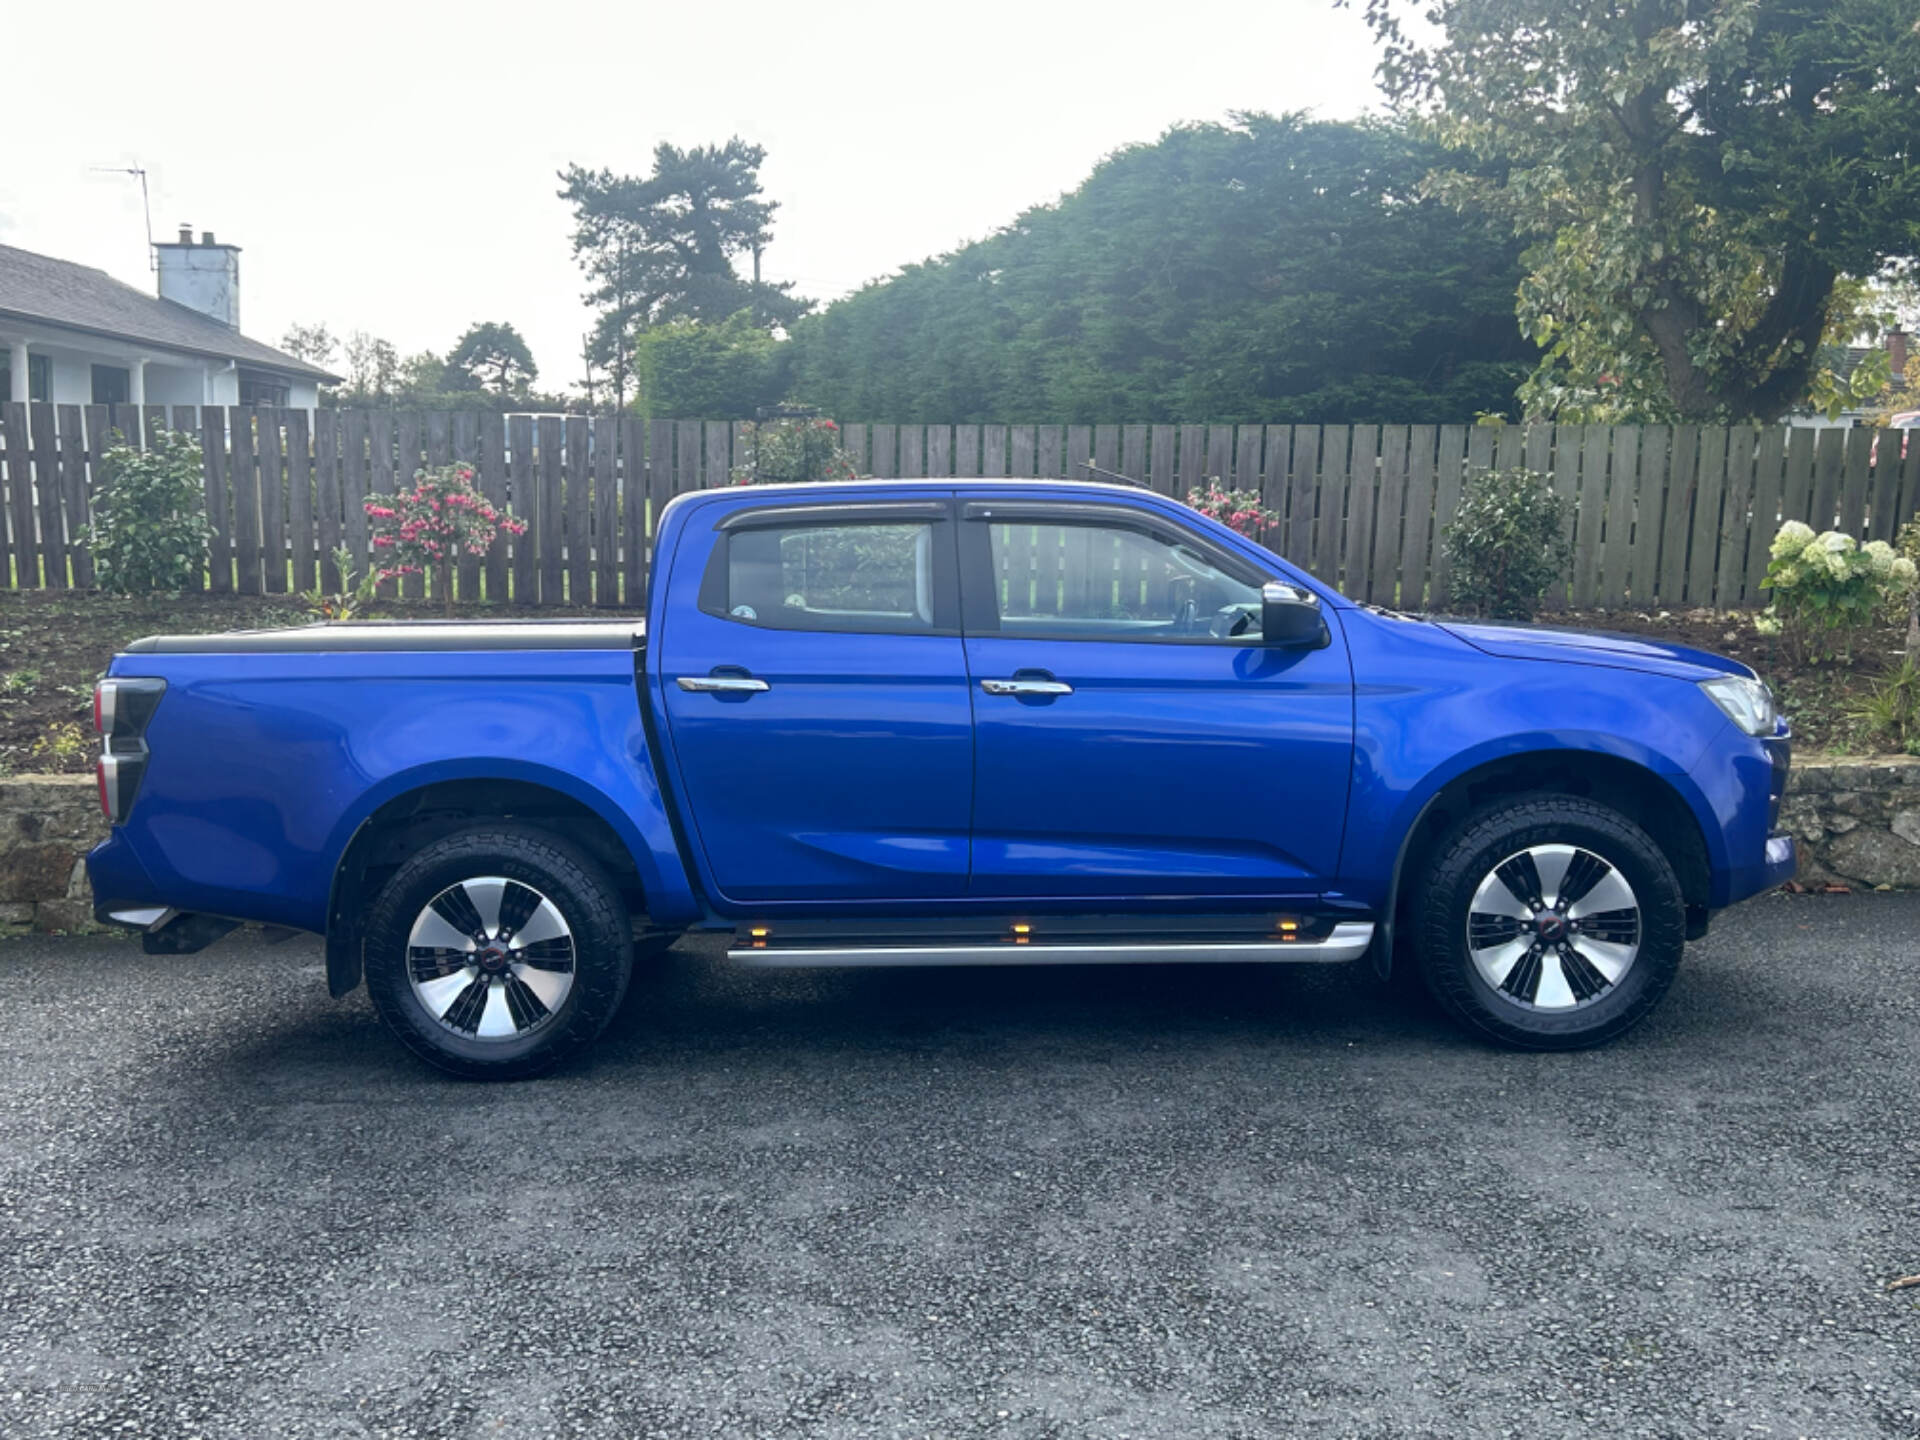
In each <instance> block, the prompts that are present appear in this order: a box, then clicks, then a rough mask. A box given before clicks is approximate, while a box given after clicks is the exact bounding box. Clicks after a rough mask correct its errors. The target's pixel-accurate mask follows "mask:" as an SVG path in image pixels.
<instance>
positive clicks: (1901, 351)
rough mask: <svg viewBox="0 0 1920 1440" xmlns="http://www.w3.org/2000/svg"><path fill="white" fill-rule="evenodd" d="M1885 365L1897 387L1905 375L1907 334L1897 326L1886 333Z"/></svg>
mask: <svg viewBox="0 0 1920 1440" xmlns="http://www.w3.org/2000/svg"><path fill="white" fill-rule="evenodd" d="M1887 365H1888V367H1889V368H1890V369H1891V370H1892V371H1893V383H1894V384H1896V385H1898V384H1899V383H1900V382H1901V380H1902V379H1903V378H1905V376H1906V373H1907V332H1906V331H1904V330H1902V329H1901V328H1900V327H1899V326H1898V325H1895V326H1894V327H1893V328H1892V329H1891V330H1889V331H1887Z"/></svg>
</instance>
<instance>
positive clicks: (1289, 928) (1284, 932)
mask: <svg viewBox="0 0 1920 1440" xmlns="http://www.w3.org/2000/svg"><path fill="white" fill-rule="evenodd" d="M1275 928H1276V929H1278V930H1279V932H1280V938H1281V939H1282V940H1283V941H1285V940H1298V939H1299V938H1300V922H1299V921H1298V920H1289V919H1282V920H1280V921H1279V922H1278V923H1277V925H1276V926H1275Z"/></svg>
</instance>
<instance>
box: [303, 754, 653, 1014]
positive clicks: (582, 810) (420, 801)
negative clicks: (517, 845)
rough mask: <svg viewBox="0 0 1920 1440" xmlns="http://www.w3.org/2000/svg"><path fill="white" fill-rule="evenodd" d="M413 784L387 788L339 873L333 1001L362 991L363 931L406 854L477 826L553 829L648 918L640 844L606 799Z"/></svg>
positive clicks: (331, 944) (500, 780)
mask: <svg viewBox="0 0 1920 1440" xmlns="http://www.w3.org/2000/svg"><path fill="white" fill-rule="evenodd" d="M412 778H413V780H414V782H415V783H412V784H405V785H398V786H395V785H389V786H387V787H383V790H384V793H383V795H382V796H381V797H379V798H377V799H376V801H375V803H374V805H373V807H372V808H371V809H370V810H368V811H367V813H366V814H365V815H364V816H363V817H362V818H361V819H360V821H359V822H358V824H356V825H355V826H354V827H353V830H352V833H351V835H350V836H349V837H348V839H347V841H346V843H345V845H344V846H343V847H342V848H341V851H340V859H339V861H338V863H337V864H336V865H335V866H334V871H333V882H332V885H331V886H330V888H329V892H328V896H327V931H326V936H327V946H326V949H327V990H328V993H329V994H331V995H332V996H333V997H334V998H335V999H339V998H340V997H341V996H343V995H346V994H348V993H350V992H351V991H352V990H353V989H354V988H355V987H357V986H358V985H359V984H360V980H361V975H362V953H361V938H362V937H361V933H360V925H361V915H362V912H363V911H364V909H365V905H366V901H367V899H368V897H369V896H370V895H372V894H373V893H374V892H375V891H377V890H378V888H379V886H380V884H381V883H382V882H383V881H384V878H385V876H386V875H388V874H391V873H392V871H393V870H394V869H396V868H397V867H398V865H399V864H400V862H401V861H402V860H403V859H405V857H406V856H407V855H408V854H411V853H412V852H413V851H416V850H418V849H419V848H420V847H421V846H423V845H426V844H429V843H431V842H432V841H434V840H436V839H438V838H439V837H440V836H442V835H446V834H450V833H452V832H454V831H456V830H459V829H461V828H463V827H464V826H466V825H469V824H471V823H472V822H473V821H475V820H484V819H514V820H519V821H523V822H527V823H531V824H535V825H540V826H542V827H545V828H550V829H553V830H554V831H555V832H556V833H558V834H560V835H562V836H563V837H564V838H565V839H566V840H568V841H570V842H571V843H573V844H575V845H577V846H579V847H580V848H581V849H583V850H585V851H586V852H587V853H588V854H589V855H591V856H592V857H593V858H594V859H595V860H597V861H599V862H600V864H602V865H603V866H605V867H606V870H607V873H608V875H609V876H611V877H612V879H613V881H614V883H615V884H616V885H617V886H619V888H620V893H621V896H622V898H623V899H624V900H625V901H626V902H627V905H628V908H629V909H630V911H632V913H634V914H640V913H642V912H644V911H645V909H646V905H647V895H648V886H647V882H646V878H645V876H644V875H643V873H642V870H641V866H640V864H639V862H638V860H637V858H636V851H635V849H634V842H633V840H632V839H630V838H629V837H628V836H626V835H625V834H623V833H622V827H621V826H620V824H619V818H620V817H619V812H618V811H617V810H616V809H614V808H613V807H612V805H611V803H610V802H604V797H601V798H602V800H603V803H605V805H606V808H605V809H602V808H601V807H600V806H597V805H595V804H592V803H590V802H589V801H588V800H587V799H585V798H583V797H582V796H580V795H579V794H577V793H575V787H574V786H571V785H567V786H564V787H563V786H562V785H559V784H552V783H547V782H546V780H545V779H544V778H541V779H530V778H525V777H523V776H519V775H502V774H498V773H482V774H470V775H451V776H448V775H442V776H440V777H438V778H427V777H425V776H415V777H412ZM609 812H611V813H609Z"/></svg>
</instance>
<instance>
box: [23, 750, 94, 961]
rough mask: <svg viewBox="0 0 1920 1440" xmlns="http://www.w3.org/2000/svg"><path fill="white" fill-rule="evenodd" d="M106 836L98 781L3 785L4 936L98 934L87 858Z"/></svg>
mask: <svg viewBox="0 0 1920 1440" xmlns="http://www.w3.org/2000/svg"><path fill="white" fill-rule="evenodd" d="M106 833H107V822H106V819H105V817H103V816H102V815H101V814H100V792H99V791H98V789H96V788H95V783H94V778H93V776H91V775H15V776H11V777H9V778H7V779H4V780H0V934H11V933H17V932H19V931H22V930H27V929H34V930H68V931H72V930H91V929H93V928H94V926H93V898H92V894H91V892H89V891H88V889H87V871H86V865H85V863H84V860H85V856H86V853H87V851H89V850H90V849H92V848H93V847H94V846H95V845H97V844H99V843H100V841H101V840H102V839H103V838H104V837H105V836H106Z"/></svg>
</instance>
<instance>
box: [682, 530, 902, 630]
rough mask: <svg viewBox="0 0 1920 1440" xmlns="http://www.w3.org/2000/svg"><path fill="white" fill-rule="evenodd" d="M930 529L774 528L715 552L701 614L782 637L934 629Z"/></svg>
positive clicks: (745, 533)
mask: <svg viewBox="0 0 1920 1440" xmlns="http://www.w3.org/2000/svg"><path fill="white" fill-rule="evenodd" d="M935 594H936V590H935V580H934V526H933V524H932V523H931V522H927V521H919V522H907V523H901V522H893V523H871V524H861V523H845V522H842V523H830V524H820V525H807V524H793V525H774V526H767V527H764V528H756V529H742V530H739V531H736V532H734V533H732V534H729V535H728V536H726V537H725V538H724V539H723V540H722V541H721V542H720V544H719V545H718V546H717V547H716V548H715V550H714V554H713V559H712V561H711V562H710V568H709V570H708V574H707V583H706V584H704V585H702V587H701V608H702V609H703V610H706V611H708V612H709V613H711V614H718V615H724V616H726V617H728V618H729V619H733V620H739V621H742V622H744V623H746V624H749V625H765V626H772V627H774V628H776V629H783V630H854V631H868V632H875V631H879V632H885V633H892V634H915V633H919V632H924V631H931V630H933V629H934V628H935V600H934V597H935Z"/></svg>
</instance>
